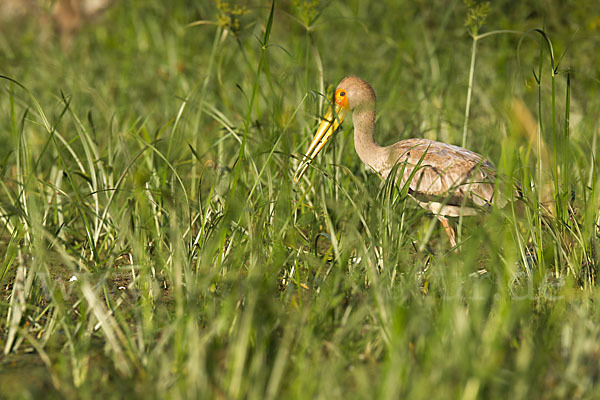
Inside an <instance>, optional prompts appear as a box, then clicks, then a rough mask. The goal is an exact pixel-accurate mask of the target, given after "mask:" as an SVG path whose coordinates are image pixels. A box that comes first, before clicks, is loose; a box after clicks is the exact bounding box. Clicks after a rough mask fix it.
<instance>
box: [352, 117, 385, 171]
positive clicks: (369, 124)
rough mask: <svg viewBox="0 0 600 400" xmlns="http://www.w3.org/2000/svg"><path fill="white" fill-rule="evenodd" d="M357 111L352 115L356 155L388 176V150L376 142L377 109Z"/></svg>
mask: <svg viewBox="0 0 600 400" xmlns="http://www.w3.org/2000/svg"><path fill="white" fill-rule="evenodd" d="M374 108H375V107H374V105H373V108H372V109H362V110H358V109H355V110H354V112H353V113H352V121H353V122H354V148H355V149H356V153H357V154H358V156H359V157H360V159H361V160H362V162H364V163H365V164H367V165H368V166H369V167H371V168H373V169H374V170H375V171H377V172H379V173H380V174H382V175H384V176H386V175H387V174H386V171H384V170H385V168H384V166H385V161H386V148H385V147H382V146H380V145H379V144H378V143H377V142H376V141H375V137H374V134H375V109H374Z"/></svg>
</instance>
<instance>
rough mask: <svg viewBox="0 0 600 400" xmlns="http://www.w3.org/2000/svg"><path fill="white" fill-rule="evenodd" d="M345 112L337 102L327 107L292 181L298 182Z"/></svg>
mask: <svg viewBox="0 0 600 400" xmlns="http://www.w3.org/2000/svg"><path fill="white" fill-rule="evenodd" d="M345 114H346V109H345V107H342V106H340V105H339V104H335V108H332V107H329V110H328V111H327V114H325V117H323V119H322V120H321V123H320V124H319V127H318V128H317V133H315V137H314V138H313V140H312V142H311V143H310V146H308V150H307V151H306V155H305V156H304V158H303V159H302V162H301V163H300V165H299V166H298V169H297V170H296V173H295V174H294V183H298V181H299V180H300V178H302V175H304V172H306V169H307V168H308V166H309V165H310V163H311V162H312V160H314V158H315V157H316V156H317V154H319V152H320V151H321V149H323V146H325V143H327V141H328V140H329V138H330V137H331V135H333V133H334V132H335V131H336V129H337V128H338V127H339V126H340V125H341V123H342V121H343V120H344V117H345Z"/></svg>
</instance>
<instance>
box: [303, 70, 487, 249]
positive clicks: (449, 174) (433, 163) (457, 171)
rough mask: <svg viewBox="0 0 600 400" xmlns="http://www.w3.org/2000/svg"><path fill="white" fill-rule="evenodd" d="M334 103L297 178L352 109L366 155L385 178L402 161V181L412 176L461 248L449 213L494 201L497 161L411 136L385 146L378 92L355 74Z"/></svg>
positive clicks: (413, 189) (359, 148) (422, 200)
mask: <svg viewBox="0 0 600 400" xmlns="http://www.w3.org/2000/svg"><path fill="white" fill-rule="evenodd" d="M334 102H335V108H334V109H333V110H330V111H329V112H328V114H327V115H326V116H325V118H324V120H323V121H322V122H321V124H320V126H319V129H318V130H317V133H316V135H315V138H314V139H313V141H312V143H311V145H310V147H309V149H308V151H307V153H306V156H305V158H304V160H303V161H302V163H301V164H300V166H299V167H298V170H297V171H296V175H295V177H294V179H295V180H296V181H298V180H299V179H300V178H301V177H302V175H303V174H304V172H305V171H306V168H307V167H308V165H309V164H310V162H311V161H312V160H313V159H314V157H315V156H316V155H317V154H318V152H319V151H320V150H321V149H322V148H323V146H324V145H325V143H326V142H327V141H328V140H329V138H330V137H331V135H332V134H333V132H334V131H335V129H337V127H338V126H339V125H340V124H341V122H342V120H343V119H344V117H345V115H346V114H347V112H352V119H353V122H354V147H355V149H356V153H357V154H358V156H359V157H360V159H361V160H362V161H363V162H364V163H365V164H366V165H368V166H369V167H370V168H372V169H373V170H374V171H376V172H377V173H378V174H380V175H381V176H382V177H383V178H387V177H388V175H389V174H390V172H391V171H392V169H393V168H394V167H395V166H396V165H398V164H400V165H398V172H399V173H401V174H400V175H399V176H398V177H397V179H398V180H399V181H400V183H401V184H402V185H404V184H405V183H406V181H407V180H408V179H409V178H411V176H412V179H411V181H410V184H409V187H410V194H411V195H412V196H413V197H414V198H415V199H416V200H417V202H418V203H419V204H420V205H421V206H422V207H424V208H428V209H429V210H431V211H432V212H433V213H434V214H435V215H436V216H437V217H438V218H439V219H440V221H441V222H442V224H443V226H444V229H445V230H446V233H447V234H448V237H449V238H450V242H451V244H452V246H455V245H456V241H455V239H454V231H453V230H452V228H451V227H450V226H449V225H448V221H447V219H446V218H445V217H456V216H459V215H461V214H462V215H473V214H475V213H476V212H477V209H478V208H481V207H485V206H488V205H490V204H491V203H492V201H493V199H494V181H495V170H494V166H493V164H492V163H490V162H489V161H488V160H486V159H485V158H483V157H482V156H481V155H479V154H477V153H474V152H472V151H470V150H467V149H464V148H462V147H458V146H453V145H450V144H446V143H442V142H436V141H433V140H428V139H407V140H401V141H399V142H397V143H395V144H393V145H391V146H385V147H384V146H380V145H379V144H378V143H377V142H376V141H375V138H374V132H375V92H374V91H373V88H372V87H371V85H369V84H368V83H367V82H365V81H364V80H362V79H360V78H358V77H355V76H349V77H347V78H344V79H343V80H342V81H341V82H340V84H339V85H338V87H337V89H336V91H335V97H334ZM415 168H416V169H417V170H416V172H414V169H415ZM413 172H414V173H413Z"/></svg>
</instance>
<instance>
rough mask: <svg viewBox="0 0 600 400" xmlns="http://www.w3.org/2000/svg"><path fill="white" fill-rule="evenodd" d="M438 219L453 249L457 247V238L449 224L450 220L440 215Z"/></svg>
mask: <svg viewBox="0 0 600 400" xmlns="http://www.w3.org/2000/svg"><path fill="white" fill-rule="evenodd" d="M438 219H439V220H440V222H441V223H442V226H443V227H444V231H445V232H446V235H448V239H450V245H451V246H452V247H456V236H455V235H454V229H452V227H451V226H450V224H449V223H448V218H446V217H442V216H441V215H438Z"/></svg>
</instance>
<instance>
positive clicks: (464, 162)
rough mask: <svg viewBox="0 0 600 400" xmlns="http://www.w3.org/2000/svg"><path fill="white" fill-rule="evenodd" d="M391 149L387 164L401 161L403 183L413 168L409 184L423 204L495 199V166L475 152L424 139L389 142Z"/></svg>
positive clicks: (467, 203) (469, 203)
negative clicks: (392, 143)
mask: <svg viewBox="0 0 600 400" xmlns="http://www.w3.org/2000/svg"><path fill="white" fill-rule="evenodd" d="M390 150H391V151H390V157H392V158H394V159H395V160H392V159H390V162H389V165H394V164H396V163H403V164H404V166H402V165H401V166H400V167H399V170H403V174H402V176H401V177H399V178H398V179H399V180H400V183H401V184H402V185H404V184H405V183H406V181H407V180H408V179H409V178H410V177H411V175H412V174H413V170H414V169H415V168H416V172H414V175H413V177H412V180H411V182H410V185H409V187H410V193H411V194H412V195H413V197H415V198H416V199H417V200H419V202H420V203H421V202H422V203H421V204H422V205H423V203H429V202H437V203H443V204H444V205H448V206H457V207H460V206H466V207H473V206H475V207H485V206H488V205H490V204H491V203H492V201H493V200H494V181H495V178H496V172H495V167H494V165H493V164H492V163H491V162H489V161H488V160H486V159H485V158H483V157H482V156H481V155H479V154H477V153H474V152H472V151H470V150H467V149H463V148H462V147H458V146H453V145H450V144H446V143H441V142H436V141H432V140H427V139H408V140H403V141H400V142H398V143H396V144H394V145H393V146H390ZM387 174H389V170H388V171H386V174H385V175H386V176H387ZM429 208H431V207H429ZM451 214H454V212H452V213H451ZM448 215H450V214H448Z"/></svg>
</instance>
